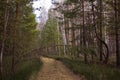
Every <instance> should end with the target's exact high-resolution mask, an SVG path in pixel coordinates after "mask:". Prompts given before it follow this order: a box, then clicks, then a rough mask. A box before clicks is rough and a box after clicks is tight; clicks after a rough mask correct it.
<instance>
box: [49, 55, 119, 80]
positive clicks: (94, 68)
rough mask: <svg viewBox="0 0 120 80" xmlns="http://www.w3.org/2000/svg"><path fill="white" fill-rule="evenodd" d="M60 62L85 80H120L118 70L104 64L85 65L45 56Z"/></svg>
mask: <svg viewBox="0 0 120 80" xmlns="http://www.w3.org/2000/svg"><path fill="white" fill-rule="evenodd" d="M47 57H51V58H54V59H56V60H59V61H61V62H62V63H63V64H65V65H66V67H68V68H69V69H70V70H71V71H73V73H75V74H77V75H80V76H81V77H84V78H86V79H87V80H120V69H119V68H116V67H110V66H109V65H105V64H103V65H102V64H98V63H94V64H91V63H89V64H85V63H84V61H83V60H81V59H78V58H74V59H73V58H70V57H64V58H63V57H59V56H53V55H52V56H50V55H49V56H47Z"/></svg>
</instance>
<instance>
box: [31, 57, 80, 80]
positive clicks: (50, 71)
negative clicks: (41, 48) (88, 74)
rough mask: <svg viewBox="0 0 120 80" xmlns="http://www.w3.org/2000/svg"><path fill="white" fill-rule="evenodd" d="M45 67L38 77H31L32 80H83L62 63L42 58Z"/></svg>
mask: <svg viewBox="0 0 120 80" xmlns="http://www.w3.org/2000/svg"><path fill="white" fill-rule="evenodd" d="M41 60H42V61H43V67H42V69H41V70H40V71H39V72H38V74H37V75H34V76H31V78H30V80H82V79H80V77H79V76H76V75H74V74H73V73H72V72H71V71H70V70H69V69H68V68H66V67H65V66H64V65H63V64H62V63H61V62H59V61H57V60H54V59H51V58H45V57H41Z"/></svg>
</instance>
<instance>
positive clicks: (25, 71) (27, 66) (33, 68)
mask: <svg viewBox="0 0 120 80" xmlns="http://www.w3.org/2000/svg"><path fill="white" fill-rule="evenodd" d="M41 66H42V62H41V61H40V60H39V59H30V60H27V61H21V62H19V63H18V64H17V66H16V70H15V74H14V76H13V78H12V80H28V79H29V77H30V76H31V75H32V74H34V73H37V72H38V71H39V70H40V68H41ZM9 76H10V74H9V75H8V76H7V75H6V76H4V79H3V80H10V77H9Z"/></svg>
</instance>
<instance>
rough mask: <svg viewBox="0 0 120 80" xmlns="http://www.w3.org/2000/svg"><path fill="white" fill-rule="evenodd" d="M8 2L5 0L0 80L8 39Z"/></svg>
mask: <svg viewBox="0 0 120 80" xmlns="http://www.w3.org/2000/svg"><path fill="white" fill-rule="evenodd" d="M7 3H8V0H6V2H5V5H6V6H5V12H4V28H3V37H2V45H1V52H0V80H2V75H3V54H4V48H5V39H6V28H7V24H8V19H9V11H8V9H7Z"/></svg>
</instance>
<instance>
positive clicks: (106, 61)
mask: <svg viewBox="0 0 120 80" xmlns="http://www.w3.org/2000/svg"><path fill="white" fill-rule="evenodd" d="M91 4H92V13H93V20H92V21H93V27H94V30H95V35H96V38H97V39H98V40H99V41H100V42H101V43H102V44H104V45H105V47H106V56H105V63H106V64H107V63H108V59H109V48H108V45H107V44H106V43H105V41H103V40H102V39H101V38H100V37H99V36H98V34H97V28H96V24H95V12H94V5H93V0H92V3H91Z"/></svg>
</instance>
